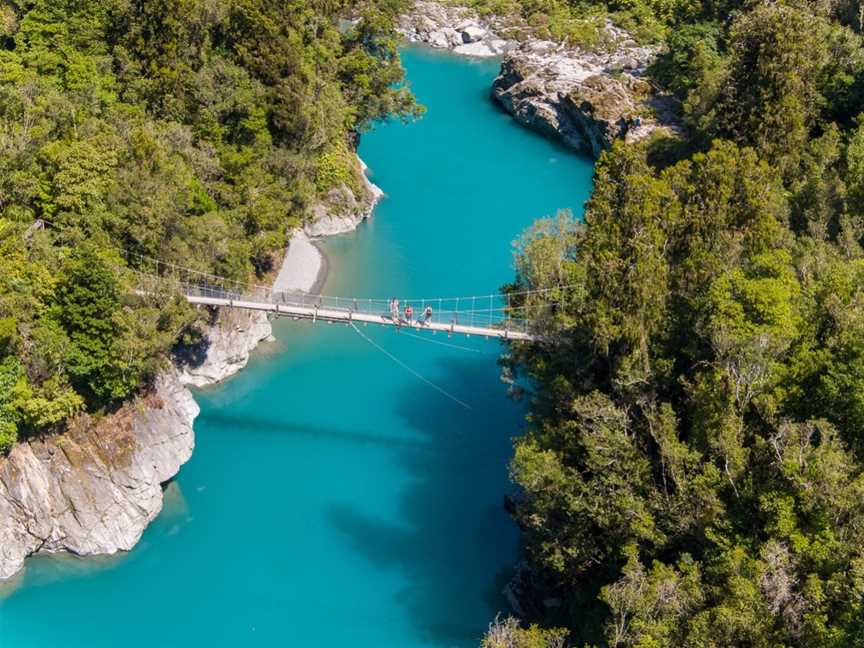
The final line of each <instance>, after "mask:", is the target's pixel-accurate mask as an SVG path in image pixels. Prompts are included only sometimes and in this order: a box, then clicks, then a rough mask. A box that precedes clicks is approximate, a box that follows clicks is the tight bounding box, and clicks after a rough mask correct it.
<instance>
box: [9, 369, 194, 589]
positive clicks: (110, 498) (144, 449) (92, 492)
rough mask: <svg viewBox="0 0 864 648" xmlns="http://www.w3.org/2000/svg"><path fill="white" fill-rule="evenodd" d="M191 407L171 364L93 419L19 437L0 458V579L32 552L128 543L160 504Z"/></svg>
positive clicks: (184, 450) (188, 448) (182, 448)
mask: <svg viewBox="0 0 864 648" xmlns="http://www.w3.org/2000/svg"><path fill="white" fill-rule="evenodd" d="M197 415H198V405H197V404H196V403H195V401H194V400H193V399H192V395H191V394H190V393H189V391H188V390H187V389H186V388H185V387H183V386H182V385H181V384H180V381H179V379H178V376H177V374H176V373H175V372H168V373H166V374H164V375H163V376H161V377H160V378H159V380H158V381H157V383H156V385H155V388H154V390H153V392H152V393H151V394H149V395H147V396H143V397H141V398H139V399H137V400H135V401H133V402H131V403H128V404H127V405H125V406H124V407H123V408H122V409H121V410H120V411H119V412H117V413H115V414H112V415H111V416H107V417H105V418H104V419H102V420H101V421H99V422H93V421H92V420H90V419H89V418H87V417H82V418H80V419H79V420H78V421H76V423H75V424H74V425H73V426H72V428H71V429H70V430H69V431H68V432H67V433H66V434H64V435H62V436H54V437H49V438H46V439H44V440H33V441H30V442H27V443H20V444H18V445H17V446H16V447H15V448H13V450H12V452H11V453H10V454H9V456H8V457H7V458H5V459H2V460H0V578H9V577H10V576H12V575H13V574H15V573H16V572H17V571H18V570H19V569H20V568H21V566H22V565H23V563H24V559H25V558H26V557H27V556H29V555H30V554H33V553H36V552H37V551H44V552H58V551H71V552H73V553H76V554H79V555H82V556H86V555H93V554H110V553H115V552H117V551H120V550H129V549H131V548H132V547H133V546H135V544H136V543H137V542H138V540H139V539H140V538H141V534H142V533H143V532H144V529H145V528H146V527H147V525H148V524H149V523H150V521H151V520H153V518H155V517H156V515H157V514H158V513H159V511H160V510H161V509H162V484H163V483H164V482H166V481H168V480H169V479H171V478H172V477H173V476H174V475H175V474H177V471H178V470H179V469H180V466H181V465H182V464H184V463H185V462H186V461H187V460H188V459H189V457H190V456H191V455H192V449H193V448H194V446H195V441H194V435H193V433H192V422H193V420H194V419H195V417H196V416H197Z"/></svg>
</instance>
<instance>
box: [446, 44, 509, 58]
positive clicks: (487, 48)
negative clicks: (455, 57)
mask: <svg viewBox="0 0 864 648" xmlns="http://www.w3.org/2000/svg"><path fill="white" fill-rule="evenodd" d="M453 52H454V53H455V54H461V55H462V56H476V57H478V58H487V57H490V56H498V54H499V52H498V51H496V50H495V49H494V48H493V47H492V45H491V44H490V43H487V42H486V41H478V42H476V43H468V44H467V45H460V46H459V47H454V48H453Z"/></svg>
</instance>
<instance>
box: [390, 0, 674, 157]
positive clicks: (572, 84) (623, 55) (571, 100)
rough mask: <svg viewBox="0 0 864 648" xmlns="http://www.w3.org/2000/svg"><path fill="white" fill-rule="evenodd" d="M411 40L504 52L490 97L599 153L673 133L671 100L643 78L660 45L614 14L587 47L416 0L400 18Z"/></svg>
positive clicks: (516, 22)
mask: <svg viewBox="0 0 864 648" xmlns="http://www.w3.org/2000/svg"><path fill="white" fill-rule="evenodd" d="M399 30H400V32H401V33H402V35H403V36H404V37H405V39H406V40H408V41H409V42H412V43H423V44H425V45H429V46H431V47H435V48H439V49H448V50H451V51H453V52H454V53H457V54H464V55H468V56H484V57H488V56H502V61H501V72H500V74H499V75H498V77H497V78H496V79H495V82H494V83H493V86H492V96H493V98H494V99H495V100H496V101H497V102H498V103H499V104H500V105H501V106H502V108H504V110H506V111H507V112H509V113H510V114H511V115H513V117H514V118H515V119H516V121H518V122H519V123H521V124H523V125H525V126H527V127H529V128H532V129H534V130H536V131H538V132H540V133H542V134H544V135H546V136H549V137H552V138H554V139H558V140H559V141H561V142H562V143H563V144H565V145H566V146H568V147H570V148H572V149H575V150H577V151H579V152H581V153H585V154H588V155H592V156H594V157H597V156H598V155H600V153H601V151H603V150H604V149H607V148H609V147H610V146H611V145H612V142H613V141H615V140H616V139H623V140H625V141H627V142H636V141H639V140H641V139H644V138H646V137H648V136H650V135H651V134H653V133H655V132H663V133H664V134H667V135H674V134H675V133H677V132H678V125H677V123H676V118H675V115H674V111H673V110H672V100H671V99H670V98H669V97H668V96H665V95H663V94H662V93H659V92H658V91H657V90H656V89H655V88H654V87H652V85H651V84H650V83H649V82H648V81H647V80H646V79H645V72H646V70H647V68H648V66H649V65H650V64H651V62H652V61H653V60H654V58H655V57H656V55H657V53H658V48H657V47H653V46H645V45H640V44H638V43H637V42H636V41H635V40H634V39H633V38H632V37H631V35H630V34H629V33H628V32H627V31H625V30H624V29H621V28H619V27H616V26H615V25H614V24H612V23H611V22H610V21H608V20H607V21H606V23H605V24H604V25H603V27H602V30H601V31H602V38H600V41H601V42H602V43H603V45H602V46H598V48H597V49H596V50H593V51H589V50H585V49H582V48H580V47H576V46H570V45H565V44H562V43H555V42H552V41H549V40H543V39H540V38H537V37H536V36H534V35H532V32H533V30H532V28H531V27H530V26H529V25H526V24H524V23H523V22H522V21H521V20H520V19H519V18H518V17H509V18H505V17H495V16H491V17H485V16H483V17H481V16H480V15H478V14H477V13H476V12H475V11H473V10H471V9H469V8H466V7H458V6H453V5H449V4H447V5H442V4H439V3H437V2H433V1H430V0H418V2H416V3H415V4H414V6H413V8H412V10H411V11H410V12H409V13H408V14H406V15H405V16H403V17H402V19H401V20H400V23H399Z"/></svg>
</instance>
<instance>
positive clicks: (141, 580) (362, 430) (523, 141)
mask: <svg viewBox="0 0 864 648" xmlns="http://www.w3.org/2000/svg"><path fill="white" fill-rule="evenodd" d="M403 56H404V63H405V65H406V67H407V69H408V76H409V78H410V80H411V83H412V86H413V89H414V90H415V92H416V94H417V96H418V97H419V99H420V101H421V102H422V103H423V104H425V105H426V106H427V108H428V112H427V113H426V115H425V116H424V117H423V119H422V120H421V121H419V122H417V123H413V124H409V125H405V124H401V123H398V122H397V123H389V124H385V125H381V126H379V127H378V128H376V129H375V130H374V131H372V132H370V133H367V134H365V135H364V137H363V140H362V145H361V147H360V153H361V156H362V157H363V159H364V160H365V161H366V162H367V163H368V165H369V167H370V170H371V175H372V179H373V181H374V182H375V183H376V184H378V185H379V186H380V187H381V188H382V189H383V190H384V191H385V192H386V194H387V195H386V198H385V199H384V200H383V202H382V203H381V204H380V205H379V206H378V208H377V210H376V212H375V215H374V218H373V219H372V220H371V221H370V222H369V223H367V224H364V225H363V226H361V228H360V229H359V230H358V231H357V232H356V233H354V234H351V235H347V236H342V237H337V238H334V239H330V240H328V241H327V242H326V243H325V245H324V247H325V249H326V251H327V254H328V257H329V259H330V275H329V279H328V281H327V284H326V286H325V292H326V293H327V294H333V295H358V296H369V297H383V298H389V297H390V296H400V297H405V298H408V297H449V296H457V295H472V294H486V293H490V292H494V291H495V290H496V289H497V288H498V287H499V286H501V285H502V284H503V283H505V282H507V281H509V280H510V279H511V278H512V274H513V268H512V246H511V243H512V241H513V240H514V239H515V238H516V237H517V236H518V235H519V233H520V232H521V231H522V230H523V229H524V228H525V227H527V226H528V225H529V224H530V223H531V222H532V221H533V220H534V219H535V218H537V217H540V216H543V215H550V214H553V213H554V212H555V210H557V209H559V208H571V209H573V210H574V211H576V212H580V211H581V205H582V203H583V201H584V200H585V199H586V197H587V196H588V192H589V189H590V180H591V172H592V163H591V161H590V160H587V159H583V158H580V157H578V156H575V155H573V154H570V153H568V152H566V151H564V150H562V149H560V148H558V147H557V146H555V145H554V144H553V143H551V142H549V141H547V140H545V139H543V138H541V137H538V136H536V135H534V134H532V133H530V132H528V131H526V130H524V129H523V128H521V127H519V126H518V125H516V124H515V123H513V121H512V120H511V119H510V118H509V117H507V116H505V115H504V114H503V113H501V112H500V111H499V110H498V109H497V108H496V107H495V106H494V105H493V104H492V102H491V101H490V99H489V88H490V85H491V82H492V79H493V78H494V77H495V74H496V72H497V69H498V63H497V61H472V60H467V59H464V58H458V57H455V56H452V55H448V54H441V53H433V52H430V51H428V50H423V49H408V50H406V51H405V52H404V54H403ZM362 330H363V332H364V334H366V335H368V336H369V337H370V338H371V339H372V340H374V341H375V342H376V343H377V344H379V345H381V346H382V347H384V348H386V349H387V350H388V351H389V352H390V353H392V354H394V355H395V356H396V357H398V358H399V359H400V360H401V361H402V362H404V363H406V364H407V365H409V366H410V367H412V368H413V369H415V370H416V371H417V372H419V373H420V374H422V375H423V376H424V377H426V378H427V379H428V380H430V381H432V382H433V383H435V384H436V385H438V386H439V387H441V388H442V389H443V390H445V391H447V392H448V393H450V394H452V395H453V396H454V397H456V398H457V399H458V400H460V401H464V403H466V404H467V405H468V406H469V407H470V409H466V408H465V407H463V406H461V405H459V404H457V403H456V402H454V401H453V400H449V399H448V398H446V397H445V396H443V395H442V394H441V393H439V392H438V391H435V390H434V389H432V388H430V387H429V386H428V385H427V384H425V383H423V382H421V381H420V380H418V379H417V378H416V377H415V376H413V375H412V374H410V373H408V372H406V371H405V370H404V369H403V368H401V367H400V366H398V365H397V364H396V363H394V362H393V360H392V359H390V358H388V357H386V356H385V355H383V354H382V353H381V352H380V351H379V350H377V349H376V348H374V347H373V346H372V345H371V344H369V343H368V342H367V341H366V340H364V339H363V338H361V337H359V336H358V335H357V334H356V333H355V332H354V331H352V330H351V329H348V328H345V327H341V326H328V325H322V324H316V325H313V324H311V323H295V322H279V323H277V324H276V326H275V332H276V336H277V338H278V341H277V342H276V343H274V344H271V345H264V346H263V347H262V350H261V352H259V353H257V354H256V356H255V358H254V359H253V361H252V362H251V363H250V365H249V367H248V368H247V369H246V370H245V371H243V372H242V373H241V374H239V375H238V376H236V377H235V378H233V379H231V380H229V381H227V382H226V383H225V384H223V385H220V386H218V387H216V388H212V389H207V390H203V391H201V392H199V393H197V394H196V397H197V398H198V400H199V402H200V403H201V408H202V413H201V416H200V418H199V419H198V420H197V421H196V423H195V429H196V435H197V448H196V450H195V454H194V456H193V458H192V460H191V461H190V462H189V464H187V465H186V466H185V467H184V468H183V469H182V471H181V473H180V475H179V477H178V479H177V480H176V482H175V483H174V484H172V485H171V486H170V487H169V490H168V497H167V499H166V508H165V511H164V512H163V514H162V515H161V516H160V517H159V518H158V519H157V520H156V522H154V524H153V525H152V526H151V527H150V528H149V529H148V530H147V532H146V533H145V535H144V538H143V540H142V542H141V543H140V545H139V546H138V547H137V548H136V549H135V550H134V551H133V552H131V553H130V554H127V555H123V556H119V557H113V558H108V559H96V560H78V559H74V558H69V557H65V558H37V559H33V560H31V561H30V562H29V563H28V565H27V569H26V572H25V574H24V576H23V577H22V579H21V581H20V582H19V583H17V586H16V587H15V589H14V590H12V589H11V588H9V591H7V592H6V594H5V597H3V598H0V646H2V647H3V648H25V647H26V648H36V647H39V648H46V647H54V646H65V647H75V648H77V647H82V648H83V647H86V648H103V647H104V648H108V647H111V648H114V647H117V646H123V647H124V648H135V647H138V646H142V647H143V646H147V647H148V648H154V647H157V646H159V647H165V646H186V647H188V646H238V647H240V646H297V647H300V646H303V647H306V646H310V647H311V646H316V647H317V646H320V647H323V648H329V647H337V646H339V647H342V646H350V647H351V648H361V647H364V648H365V647H370V648H371V647H375V648H391V647H392V648H412V647H415V646H416V647H419V646H438V647H449V646H476V645H477V644H478V639H479V637H480V635H481V634H482V633H483V631H484V629H485V627H486V624H487V623H488V621H489V620H490V619H491V618H493V617H494V615H495V613H496V612H497V611H498V610H505V611H506V601H505V600H504V598H503V596H502V594H501V590H502V588H503V586H504V584H505V582H506V581H507V579H508V578H509V576H510V574H511V568H512V565H513V562H514V559H515V557H516V553H517V532H516V529H515V528H514V526H513V524H512V522H511V521H510V519H509V518H508V516H507V514H506V512H505V511H504V510H503V507H502V500H503V497H504V495H505V494H506V493H507V492H508V491H509V490H510V485H509V483H508V477H507V461H508V459H509V457H510V455H511V439H512V437H513V436H515V435H517V434H519V432H520V429H521V427H522V425H523V417H524V411H523V407H522V405H520V404H518V403H515V402H513V401H511V400H510V399H508V397H507V395H506V389H505V386H504V385H503V384H502V383H501V381H500V379H499V370H498V367H497V364H496V360H497V355H498V354H499V352H500V350H501V346H500V345H499V344H498V343H495V342H491V341H484V340H475V339H473V338H471V339H464V338H458V339H457V338H453V339H448V338H446V337H444V336H441V335H439V336H437V337H432V338H428V339H425V340H421V339H416V338H413V337H409V336H408V335H405V334H400V333H397V332H395V331H393V330H390V329H383V328H382V329H378V328H375V327H369V328H365V329H362ZM430 340H432V341H430ZM448 345H449V346H448Z"/></svg>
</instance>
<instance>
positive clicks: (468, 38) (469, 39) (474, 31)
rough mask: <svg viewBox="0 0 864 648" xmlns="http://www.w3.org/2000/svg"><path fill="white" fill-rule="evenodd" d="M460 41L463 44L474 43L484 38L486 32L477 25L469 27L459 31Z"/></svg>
mask: <svg viewBox="0 0 864 648" xmlns="http://www.w3.org/2000/svg"><path fill="white" fill-rule="evenodd" d="M460 32H461V34H462V41H463V42H465V43H476V42H477V41H481V40H483V39H484V38H486V35H487V31H486V30H485V29H483V28H482V27H478V26H477V25H470V26H468V27H465V28H463V29H461V30H460Z"/></svg>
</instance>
